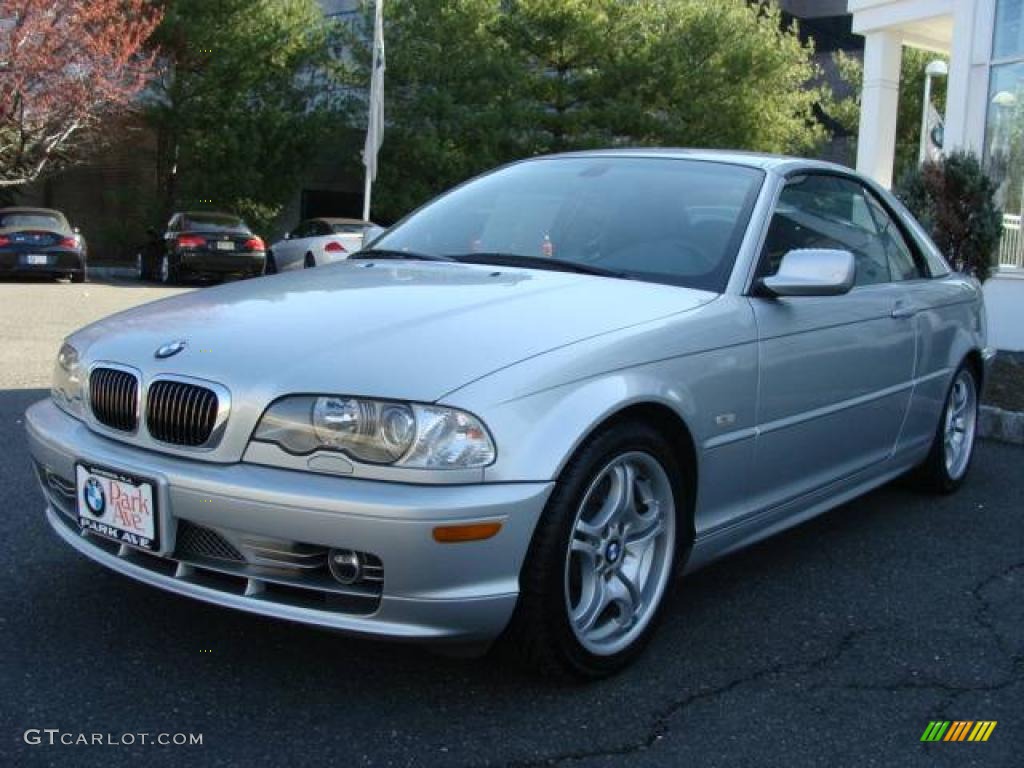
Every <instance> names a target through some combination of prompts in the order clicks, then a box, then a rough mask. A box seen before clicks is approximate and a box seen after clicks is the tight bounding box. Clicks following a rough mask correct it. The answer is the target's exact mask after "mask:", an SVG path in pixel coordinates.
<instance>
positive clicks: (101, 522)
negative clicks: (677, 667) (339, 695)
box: [26, 150, 992, 677]
mask: <svg viewBox="0 0 1024 768" xmlns="http://www.w3.org/2000/svg"><path fill="white" fill-rule="evenodd" d="M991 356H992V353H991V350H989V348H988V347H987V345H986V328H985V313H984V309H983V306H982V295H981V291H980V289H979V286H978V284H977V282H976V281H975V280H973V279H971V278H969V277H965V276H963V275H959V274H954V273H952V272H951V271H950V269H949V267H948V266H947V264H946V262H945V261H944V260H943V258H942V257H941V255H940V254H939V253H938V252H937V251H936V248H935V246H934V245H933V244H932V243H931V241H930V240H929V239H928V237H927V236H926V235H925V233H924V232H923V231H922V229H921V227H920V226H919V225H918V224H917V223H916V222H915V221H914V220H913V218H912V217H911V216H910V215H909V214H908V213H907V211H906V210H905V209H904V208H903V207H902V206H901V205H900V203H899V202H897V201H896V200H895V199H894V198H893V197H892V196H891V195H890V194H889V193H888V192H886V191H885V190H883V189H881V188H879V187H878V186H877V185H875V184H874V183H872V182H870V181H868V180H866V179H864V178H861V177H860V176H857V175H855V174H853V173H851V172H850V171H848V170H846V169H844V168H840V167H837V166H833V165H828V164H824V163H818V162H811V161H805V160H798V159H791V158H782V157H771V156H761V155H752V154H741V153H719V152H705V151H686V150H665V151H656V150H632V151H594V152H588V153H579V154H569V155H559V156H552V157H544V158H536V159H532V160H528V161H524V162H521V163H517V164H513V165H510V166H507V167H505V168H502V169H499V170H497V171H495V172H493V173H490V174H487V175H484V176H481V177H479V178H477V179H475V180H473V181H470V182H468V183H466V184H464V185H463V186H461V187H458V188H456V189H455V190H453V191H451V192H449V193H447V194H445V195H443V196H441V197H440V198H438V199H437V200H435V201H434V202H432V203H430V204H429V205H427V206H425V207H424V208H422V209H420V210H419V211H417V212H415V213H413V214H412V215H410V216H409V217H408V218H406V219H405V220H404V221H402V222H399V223H398V224H397V225H396V226H395V227H394V228H392V229H391V230H390V231H389V232H388V233H386V234H385V235H384V236H383V237H381V238H379V239H377V240H376V242H375V243H374V244H373V246H372V248H371V249H370V250H368V251H364V252H362V253H360V254H357V255H356V256H354V257H353V258H351V259H349V260H347V261H344V262H341V263H338V264H334V265H331V266H329V267H327V268H324V269H320V270H317V273H316V274H313V273H311V272H308V271H299V272H295V273H292V274H288V275H279V276H277V277H273V278H268V279H264V280H258V281H251V282H247V283H238V284H232V285H227V286H223V287H220V288H216V289H213V290H208V291H204V292H197V293H190V294H186V295H181V296H176V297H173V298H170V299H167V300H164V301H161V302H158V303H156V304H152V305H150V306H146V307H140V308H137V309H134V310H130V311H128V312H124V313H121V314H119V315H117V316H115V317H112V318H109V319H107V320H103V321H101V322H99V323H96V324H94V325H91V326H89V327H87V328H84V329H82V330H81V331H79V332H77V333H75V334H72V335H71V336H70V337H68V339H67V340H66V343H65V344H64V346H63V347H62V348H61V350H60V354H59V356H58V359H57V363H56V366H55V374H54V385H53V393H52V397H51V398H50V399H47V400H45V401H43V402H40V403H37V404H36V405H33V406H32V407H31V408H30V409H29V410H28V413H27V419H26V424H27V430H28V437H29V444H30V446H31V452H32V456H33V458H34V460H35V465H36V468H37V471H38V476H39V481H40V483H41V486H42V490H43V493H44V494H45V497H46V502H47V509H46V519H47V521H48V522H49V524H50V525H51V526H52V527H53V529H54V530H55V531H56V532H57V534H58V535H59V536H60V537H61V538H62V539H64V541H66V542H67V543H68V544H69V545H70V546H72V547H73V548H74V549H76V550H78V551H79V552H81V553H83V554H84V555H86V556H87V557H90V558H92V559H93V560H95V561H96V562H98V563H100V564H102V565H104V566H106V567H108V568H111V569H113V570H115V571H118V572H120V573H123V574H125V575H127V576H130V577H132V578H134V579H138V580H139V581H142V582H145V583H148V584H151V585H153V586H155V587H160V588H162V589H165V590H168V591H171V592H176V593H178V594H182V595H187V596H190V597H194V598H197V599H200V600H205V601H207V602H210V603H216V604H219V605H223V606H228V607H233V608H238V609H241V610H246V611H250V612H253V613H258V614H263V615H267V616H274V617H279V618H283V619H290V620H293V621H298V622H304V623H308V624H313V625H317V626H321V627H330V628H335V629H338V630H343V631H346V632H351V633H355V634H360V635H369V636H376V637H382V638H385V637H386V638H394V639H407V640H418V641H425V642H433V643H451V644H464V645H470V646H484V647H485V646H486V645H487V644H489V643H490V642H491V641H493V640H494V639H495V638H498V637H499V636H503V637H504V639H505V640H507V641H509V642H510V643H511V644H513V645H515V646H516V647H517V648H518V649H519V650H520V651H521V652H522V653H523V654H524V655H525V656H526V657H527V658H528V659H529V660H530V661H531V662H533V663H535V664H536V665H538V666H539V667H540V668H542V669H545V670H549V671H554V672H561V673H568V674H570V675H576V676H583V677H596V676H600V675H604V674H609V673H611V672H613V671H615V670H616V669H619V668H621V667H622V666H623V665H624V664H626V663H627V662H629V661H630V660H631V659H632V658H633V657H634V656H635V655H636V654H637V653H638V652H639V651H640V649H641V648H642V647H643V645H644V643H645V641H646V640H647V639H648V638H649V637H650V635H651V632H652V630H653V628H654V625H655V623H656V622H655V619H656V618H657V616H658V614H659V611H660V610H661V608H662V607H663V606H664V604H665V602H666V600H665V596H666V593H667V590H668V589H669V587H670V586H671V585H672V584H674V583H675V580H674V577H675V576H676V575H679V574H683V573H686V572H690V571H693V570H694V569H696V568H699V567H700V566H702V565H704V564H706V563H708V562H709V561H711V560H713V559H715V558H718V557H721V556H722V555H725V554H726V553H729V552H732V551H734V550H737V549H739V548H741V547H744V546H747V545H749V544H751V543H752V542H755V541H757V540H759V539H761V538H764V537H765V536H768V535H770V534H772V533H774V532H776V531H779V530H782V529H784V528H787V527H789V526H792V525H794V524H796V523H799V522H800V521H802V520H806V519H807V518H809V517H812V516H814V515H817V514H820V513H822V512H824V511H826V510H828V509H830V508H832V507H835V506H837V505H839V504H841V503H843V502H845V501H848V500H850V499H852V498H854V497H856V496H858V495H860V494H863V493H865V492H866V491H869V490H871V489H872V488H875V487H877V486H879V485H881V484H883V483H885V482H887V481H889V480H890V479H892V478H895V477H897V476H900V475H903V474H905V473H908V472H913V473H914V477H915V478H916V479H917V481H918V482H919V483H920V484H921V485H922V486H923V487H925V488H928V489H932V490H935V491H939V492H950V491H952V490H954V489H955V488H956V487H957V486H958V485H959V484H960V483H961V482H962V481H963V480H964V477H965V476H966V474H967V471H968V468H969V465H970V461H971V455H972V447H973V443H974V438H975V427H976V423H977V413H978V399H979V391H980V389H981V386H982V384H983V382H984V379H985V373H986V369H987V364H988V362H989V360H990V359H991ZM100 609H102V606H101V605H100V604H97V610H100Z"/></svg>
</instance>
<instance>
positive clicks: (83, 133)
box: [0, 0, 160, 189]
mask: <svg viewBox="0 0 1024 768" xmlns="http://www.w3.org/2000/svg"><path fill="white" fill-rule="evenodd" d="M159 20H160V15H159V12H158V11H157V10H155V9H154V8H152V7H151V5H150V4H149V3H148V2H147V0H60V2H55V1H54V0H0V189H2V188H5V187H6V188H11V187H16V186H20V185H23V184H27V183H29V182H32V181H34V180H36V179H37V178H39V177H40V176H42V175H44V174H46V173H52V172H54V171H56V170H59V169H60V167H62V166H63V165H65V164H67V163H68V162H69V161H70V160H71V159H72V158H73V156H74V153H75V151H76V150H77V149H79V148H80V147H81V146H82V144H83V143H84V142H86V141H87V140H88V139H89V138H90V133H91V132H92V131H93V129H95V128H96V127H97V126H98V125H99V124H100V122H101V120H102V119H103V118H105V117H108V116H109V115H110V114H111V113H112V112H114V111H116V110H119V109H123V108H125V107H126V106H127V105H129V104H130V103H131V102H132V100H133V99H134V98H135V96H136V95H137V94H138V93H139V91H140V90H141V89H142V88H143V86H144V85H145V83H146V80H147V79H148V77H149V76H150V73H151V67H152V61H153V60H152V56H151V55H145V54H144V53H143V47H144V45H145V43H146V41H147V39H148V38H149V37H150V35H151V34H152V32H153V30H154V28H155V27H156V25H157V23H158V22H159Z"/></svg>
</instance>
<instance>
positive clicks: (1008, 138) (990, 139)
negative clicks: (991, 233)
mask: <svg viewBox="0 0 1024 768" xmlns="http://www.w3.org/2000/svg"><path fill="white" fill-rule="evenodd" d="M985 155H986V164H987V166H988V169H989V173H990V175H991V176H992V178H993V179H994V180H995V182H996V183H997V184H998V185H999V191H998V196H997V202H998V203H999V206H1000V208H1002V209H1003V211H1004V212H1006V213H1012V214H1020V213H1022V208H1024V206H1022V198H1024V0H999V2H998V4H997V5H996V23H995V29H994V32H993V36H992V69H991V73H990V78H989V93H988V119H987V121H986V129H985Z"/></svg>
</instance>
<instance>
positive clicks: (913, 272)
mask: <svg viewBox="0 0 1024 768" xmlns="http://www.w3.org/2000/svg"><path fill="white" fill-rule="evenodd" d="M867 199H868V204H869V205H870V206H871V215H872V216H873V217H874V219H875V222H876V224H877V226H878V231H879V234H880V236H881V238H882V245H883V247H884V248H885V253H886V257H887V258H888V260H889V271H890V272H891V273H892V279H893V280H918V279H920V278H922V277H925V276H926V275H927V274H928V273H927V272H926V271H925V268H924V265H923V264H922V263H921V262H920V260H918V259H917V258H916V257H915V255H914V252H913V251H912V250H910V246H909V245H908V244H907V240H906V238H905V237H904V236H903V233H902V232H900V229H899V227H898V226H896V222H895V221H894V220H893V218H892V216H890V215H889V212H888V211H886V210H885V208H883V207H882V204H881V203H880V202H879V201H878V200H877V199H876V198H875V196H874V195H872V194H869V195H868V198H867Z"/></svg>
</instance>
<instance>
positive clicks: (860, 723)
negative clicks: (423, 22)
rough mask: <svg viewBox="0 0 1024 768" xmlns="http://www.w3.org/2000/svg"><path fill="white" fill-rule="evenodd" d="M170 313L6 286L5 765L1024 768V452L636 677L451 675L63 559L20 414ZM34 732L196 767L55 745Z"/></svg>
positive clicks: (682, 637) (2, 411) (686, 638)
mask: <svg viewBox="0 0 1024 768" xmlns="http://www.w3.org/2000/svg"><path fill="white" fill-rule="evenodd" d="M163 293H164V289H160V288H152V287H137V286H134V285H132V284H125V285H120V284H111V285H94V284H87V285H86V286H73V285H67V284H62V285H43V284H40V285H17V284H0V499H3V500H4V504H3V508H4V510H5V514H6V524H5V525H4V526H3V527H2V528H0V530H2V531H3V537H2V539H0V567H2V573H3V584H4V588H3V590H2V591H0V648H2V650H3V656H2V662H0V691H2V697H0V733H2V737H0V763H2V764H6V765H19V766H20V765H32V766H34V765H57V764H62V765H76V766H93V765H95V766H116V765H134V764H139V763H143V764H145V765H146V766H147V768H152V767H155V766H161V765H182V764H189V765H202V766H206V765H225V766H226V765H247V766H253V765H272V766H280V765H290V766H304V765H316V766H324V765H351V766H406V765H409V766H420V765H423V766H427V765H442V766H546V765H557V766H574V767H575V766H619V765H635V766H648V765H654V766H662V765H663V766H679V765H693V766H730V768H732V767H734V766H785V767H786V768H791V767H792V766H830V767H831V766H847V765H849V766H890V765H891V766H947V765H948V766H1020V765H1021V764H1022V762H1024V761H1022V758H1021V755H1022V754H1024V449H1022V448H1019V447H1013V446H1008V445H1002V444H998V443H990V442H986V443H982V444H980V445H979V448H978V453H977V456H976V461H975V466H974V468H973V470H972V475H971V477H970V479H969V481H968V483H967V484H966V486H965V487H964V488H963V489H962V490H961V492H960V493H958V494H957V495H955V496H951V497H941V498H935V497H929V496H922V495H919V494H917V493H915V492H913V491H911V490H909V489H906V488H904V487H903V486H901V485H899V484H894V485H890V486H887V487H885V488H883V489H881V490H879V491H877V492H875V493H872V494H870V495H869V496H867V497H864V498H862V499H860V500H857V501H855V502H853V503H851V504H848V505H845V506H843V507H841V508H839V509H837V510H834V511H833V512H831V513H829V514H827V515H825V516H822V517H819V518H818V519H816V520H814V521H811V522H810V523H807V524H805V525H802V526H800V527H798V528H796V529H794V530H791V531H789V532H787V533H784V534H782V535H780V536H777V537H775V538H774V539H772V540H770V541H767V542H765V543H762V544H760V545H758V546H755V547H754V548H752V549H749V550H747V551H745V552H742V553H739V554H737V555H734V556H732V557H730V558H728V559H726V560H723V561H721V562H719V563H717V564H715V565H712V566H711V567H709V568H706V569H705V570H703V571H701V572H699V573H697V574H694V575H693V576H691V577H689V578H687V579H686V580H684V581H683V582H681V583H680V584H678V585H677V586H676V589H675V591H674V593H673V594H672V595H671V597H670V598H669V604H668V611H667V613H666V616H665V620H664V622H663V624H662V626H661V627H660V631H659V632H658V634H657V636H656V637H655V639H654V641H653V642H652V643H651V646H650V647H649V649H648V650H647V652H646V653H645V655H644V656H643V657H642V658H641V659H640V660H639V662H638V663H637V664H636V665H635V666H633V667H631V668H630V669H628V670H627V671H626V672H624V673H623V674H621V675H619V676H617V677H615V678H613V679H611V680H606V681H603V682H600V683H596V684H591V685H586V686H569V685H559V684H554V683H551V682H550V681H546V680H542V679H537V678H535V677H532V676H530V675H528V674H525V673H524V672H523V671H522V670H521V669H518V668H515V667H513V666H510V665H509V664H508V663H507V662H506V661H505V660H504V659H503V657H501V656H500V655H498V656H493V655H492V656H489V657H485V658H483V659H475V660H460V659H449V658H442V657H439V656H436V655H433V654H432V653H430V652H428V651H426V650H423V649H421V648H417V647H413V646H404V645H395V644H385V643H374V642H368V641H357V640H352V639H349V638H345V637H342V636H339V635H334V634H330V633H327V632H323V631H318V630H314V629H309V628H305V627H302V626H295V625H291V624H287V623H283V622H278V621H273V620H269V619H262V618H257V617H252V616H248V615H246V614H242V613H236V612H231V611H228V610H226V609H220V608H215V607H212V606H207V605H204V604H201V603H196V602H191V601H189V600H187V599H185V598H181V597H177V596H172V595H167V594H164V593H161V592H159V591H156V590H153V589H151V588H148V587H145V586H142V585H139V584H136V583H134V582H132V581H130V580H128V579H126V578H124V577H121V576H118V575H115V574H113V573H109V572H107V571H105V570H104V569H102V568H101V567H99V566H97V565H94V564H92V563H91V562H90V561H88V560H86V559H84V558H82V557H80V556H78V555H77V554H75V553H74V552H72V551H71V550H70V549H68V548H67V547H66V546H65V545H63V544H62V543H61V542H60V541H59V540H58V539H57V537H56V535H55V534H53V533H51V532H50V530H49V529H48V527H47V526H46V524H45V522H44V520H43V516H42V512H43V505H42V500H41V496H40V494H39V492H38V490H37V489H36V487H35V483H34V480H33V478H32V474H31V468H30V465H29V460H28V455H27V449H26V443H25V438H24V434H23V429H24V427H23V424H22V414H23V412H24V409H25V407H26V406H28V405H29V404H30V403H32V402H33V401H35V400H37V399H39V398H41V397H44V396H45V395H46V390H45V387H46V385H47V384H46V383H47V380H48V377H49V369H50V366H51V364H52V363H51V361H52V359H53V354H54V353H55V351H56V345H58V344H59V341H60V338H61V337H62V336H63V335H64V334H65V333H67V332H68V331H70V330H72V329H73V328H74V327H75V326H76V325H78V324H81V323H82V322H84V321H86V320H88V319H89V318H91V317H95V316H99V315H101V314H106V313H108V312H111V311H115V310H116V309H118V308H120V307H122V306H129V305H131V304H133V303H138V302H139V301H145V300H150V299H153V298H157V297H158V296H160V295H162V294H163ZM932 720H972V721H978V720H994V721H997V722H998V725H997V726H996V727H995V729H994V731H993V732H992V735H991V737H990V738H989V740H988V741H987V742H984V743H971V742H963V743H951V742H939V743H934V744H923V743H922V742H921V741H920V738H921V735H922V733H923V732H924V730H925V728H926V726H927V725H928V723H929V721H932ZM29 729H39V730H40V732H41V733H40V741H41V742H42V743H40V744H28V743H26V741H25V732H26V731H28V730H29ZM42 729H59V731H60V732H61V733H63V734H69V735H70V736H71V737H72V740H74V739H75V738H77V737H78V734H86V735H87V736H89V735H91V734H94V733H95V734H104V735H106V734H112V735H113V737H115V738H121V736H122V734H139V733H149V734H151V737H150V738H155V736H156V734H160V733H167V734H177V733H185V734H201V735H202V744H201V745H192V746H149V745H145V746H143V745H140V744H139V743H138V741H139V739H138V737H136V739H135V740H136V743H135V744H134V745H131V746H124V745H119V746H113V745H100V744H94V745H61V744H60V743H59V738H60V737H59V736H57V740H58V743H56V744H54V745H52V746H51V745H50V744H48V743H47V740H46V739H47V735H46V734H45V733H44V732H42ZM30 738H31V736H30Z"/></svg>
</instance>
